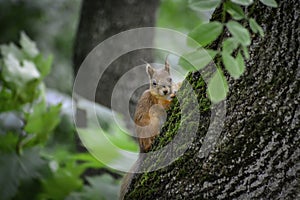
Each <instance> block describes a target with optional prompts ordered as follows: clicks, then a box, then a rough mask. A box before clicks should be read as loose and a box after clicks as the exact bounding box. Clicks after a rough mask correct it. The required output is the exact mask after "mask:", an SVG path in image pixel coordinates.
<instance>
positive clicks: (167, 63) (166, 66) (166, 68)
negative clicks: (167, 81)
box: [165, 58, 170, 74]
mask: <svg viewBox="0 0 300 200" xmlns="http://www.w3.org/2000/svg"><path fill="white" fill-rule="evenodd" d="M165 70H166V71H167V72H168V73H169V74H170V64H169V62H168V58H166V61H165Z"/></svg>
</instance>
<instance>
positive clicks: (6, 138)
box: [0, 133, 19, 152]
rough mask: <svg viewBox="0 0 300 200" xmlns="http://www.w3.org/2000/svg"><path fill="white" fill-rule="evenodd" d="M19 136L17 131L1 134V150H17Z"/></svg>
mask: <svg viewBox="0 0 300 200" xmlns="http://www.w3.org/2000/svg"><path fill="white" fill-rule="evenodd" d="M18 140H19V136H18V135H17V134H15V133H7V134H0V151H1V152H12V151H15V150H16V146H17V143H18Z"/></svg>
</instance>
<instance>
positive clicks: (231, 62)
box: [222, 52, 244, 79]
mask: <svg viewBox="0 0 300 200" xmlns="http://www.w3.org/2000/svg"><path fill="white" fill-rule="evenodd" d="M222 60H223V63H224V65H225V68H226V70H227V71H228V72H229V74H230V76H232V77H233V78H235V79H238V78H239V77H240V76H241V74H242V73H243V72H244V71H241V70H242V68H240V67H239V64H238V62H237V61H236V60H235V59H234V57H232V56H231V55H230V54H228V53H226V52H222Z"/></svg>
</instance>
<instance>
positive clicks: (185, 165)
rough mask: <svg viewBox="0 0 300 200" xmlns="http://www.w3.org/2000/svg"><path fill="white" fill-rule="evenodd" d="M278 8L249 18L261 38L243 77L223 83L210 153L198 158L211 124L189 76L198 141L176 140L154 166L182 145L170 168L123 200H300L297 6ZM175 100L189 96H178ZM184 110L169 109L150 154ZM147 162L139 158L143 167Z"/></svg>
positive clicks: (198, 83) (198, 82)
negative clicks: (221, 117)
mask: <svg viewBox="0 0 300 200" xmlns="http://www.w3.org/2000/svg"><path fill="white" fill-rule="evenodd" d="M277 2H278V3H279V7H278V8H267V7H266V6H264V5H262V4H261V3H257V4H255V7H254V12H253V14H252V17H254V18H255V19H256V20H257V21H258V23H259V24H261V25H262V26H263V29H264V31H265V37H264V38H258V37H253V38H252V41H253V42H252V44H251V46H250V59H249V61H248V62H247V63H246V68H247V69H246V72H245V73H244V74H243V76H242V77H240V78H239V79H238V80H233V79H230V78H229V83H230V88H229V90H230V92H229V95H228V96H227V99H226V105H227V110H226V118H225V121H224V127H223V129H222V131H221V134H220V137H219V139H218V141H217V144H216V146H215V148H214V149H213V151H212V152H211V153H210V154H209V156H201V153H203V152H201V151H200V149H201V147H202V144H203V140H204V137H205V135H206V131H207V129H208V126H209V123H210V121H211V120H212V118H210V116H211V110H210V109H204V108H206V107H207V106H208V105H209V103H208V102H207V99H206V95H205V90H206V86H205V85H204V83H203V80H202V78H201V76H200V74H199V72H196V73H192V74H190V75H189V76H188V77H187V78H186V81H187V82H190V83H191V84H192V85H193V87H194V90H196V91H197V93H198V101H199V105H200V106H199V109H200V110H199V112H200V125H199V126H198V127H197V128H196V129H197V134H196V135H195V137H193V138H183V139H182V141H183V142H182V143H181V144H179V146H178V145H177V146H174V149H170V151H172V152H167V153H166V152H163V155H162V154H159V153H158V154H157V155H156V158H157V160H156V161H157V162H159V161H160V159H161V158H162V157H163V158H165V157H168V156H169V155H170V154H174V153H175V154H176V152H177V151H178V150H179V149H180V148H181V146H180V145H186V144H189V147H188V149H187V150H186V151H185V153H184V154H183V155H181V156H180V157H179V158H178V159H176V161H175V162H173V163H172V164H171V165H168V166H167V167H165V168H162V169H160V170H157V171H153V172H147V173H142V174H136V175H135V177H134V179H133V181H132V183H131V185H130V188H129V192H128V193H127V195H126V196H125V199H297V198H298V199H299V198H300V175H299V173H300V130H299V129H300V120H299V115H300V108H299V100H300V97H299V92H300V91H299V90H300V81H299V79H300V66H299V58H300V49H299V41H300V29H299V24H300V19H299V17H300V16H299V10H300V2H299V1H298V0H291V1H277ZM218 42H219V43H220V42H221V41H218ZM181 92H182V93H183V96H185V97H187V96H188V94H186V93H185V91H184V90H183V91H181ZM187 101H188V100H187ZM221 105H222V103H221V104H219V105H216V106H221ZM185 106H188V105H186V103H184V102H183V103H182V105H179V103H178V102H175V103H174V105H173V107H172V108H171V110H170V111H169V116H168V121H167V122H166V124H165V126H164V128H163V130H162V133H161V136H160V138H158V139H157V140H156V142H155V144H154V147H153V151H155V150H157V149H159V148H160V147H162V146H164V145H166V144H168V143H169V141H170V137H173V136H174V135H176V129H177V128H176V127H177V125H178V123H179V121H180V120H184V119H181V115H180V109H181V110H182V109H185ZM203 106H204V107H203ZM216 115H218V114H216ZM191 117H193V113H191ZM185 131H186V134H187V135H188V134H189V131H191V130H189V128H188V127H187V128H185ZM199 155H200V156H199ZM153 159H154V158H153V157H148V158H145V160H144V166H147V165H146V164H147V163H149V162H151V161H153ZM155 165H156V162H153V164H152V166H155ZM142 167H143V165H142ZM148 168H149V169H151V167H148Z"/></svg>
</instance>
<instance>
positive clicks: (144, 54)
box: [73, 0, 158, 175]
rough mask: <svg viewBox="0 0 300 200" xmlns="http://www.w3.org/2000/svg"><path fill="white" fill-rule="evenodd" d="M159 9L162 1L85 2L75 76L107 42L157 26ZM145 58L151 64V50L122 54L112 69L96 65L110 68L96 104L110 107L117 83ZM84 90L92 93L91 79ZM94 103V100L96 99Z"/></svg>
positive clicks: (148, 39)
mask: <svg viewBox="0 0 300 200" xmlns="http://www.w3.org/2000/svg"><path fill="white" fill-rule="evenodd" d="M157 7H158V0H151V1H147V0H96V1H91V0H83V1H82V8H81V16H80V23H79V26H78V31H77V37H76V41H75V46H74V57H73V63H74V73H75V76H76V73H77V72H78V69H79V67H80V65H81V63H82V62H83V61H84V59H85V57H86V56H87V55H88V54H89V52H90V51H91V50H92V49H93V48H95V47H96V46H97V45H98V44H100V43H101V42H102V41H104V40H105V39H107V38H109V37H111V36H113V35H115V34H118V33H120V32H122V31H126V30H129V29H133V28H138V27H151V26H154V25H155V19H156V9H157ZM151 34H152V37H145V40H146V41H145V44H151V43H152V42H153V35H154V33H149V35H151ZM149 35H148V36H149ZM141 59H144V60H147V61H148V62H151V60H152V55H151V51H150V50H139V51H134V52H130V53H128V54H126V55H122V56H121V57H119V58H118V59H116V60H115V61H114V62H113V63H112V64H111V65H110V66H109V67H107V66H103V65H101V63H95V71H96V70H98V68H104V69H105V68H107V70H106V71H105V73H104V75H103V76H102V77H101V79H100V82H99V84H98V88H97V93H96V102H97V103H100V104H102V105H104V106H106V107H109V108H110V107H111V95H112V91H113V88H114V86H115V84H116V83H117V81H118V80H119V78H120V77H121V76H122V75H123V74H124V73H125V72H127V71H128V70H130V69H131V68H132V67H134V66H136V65H141V64H143V63H142V61H141ZM99 78H100V77H99ZM138 78H140V76H134V77H133V78H132V80H136V81H138V80H137V79H138ZM82 87H84V90H89V88H90V87H89V80H86V84H85V85H83V86H82ZM121 87H122V88H119V90H121V91H123V92H124V93H126V92H128V88H130V87H131V85H130V83H128V84H126V85H121ZM141 92H142V91H141V90H139V91H138V92H136V93H135V94H134V96H133V97H132V98H131V101H130V102H129V107H130V108H131V112H133V110H132V108H134V107H135V104H136V103H137V100H138V99H139V96H140V94H141ZM124 93H120V94H119V96H118V97H117V99H118V100H119V102H120V103H119V104H120V105H124V102H123V96H122V95H124ZM90 100H91V101H94V99H90ZM121 108H124V110H117V111H119V112H121V113H123V112H126V111H127V110H128V107H124V106H123V107H121ZM77 114H78V115H77V117H76V119H77V120H79V121H81V122H82V123H80V124H81V125H82V126H86V120H85V111H81V110H78V112H77ZM77 149H78V150H79V151H85V148H84V147H83V146H82V145H81V142H80V140H79V138H77ZM102 171H103V170H102ZM95 173H96V174H98V173H99V170H96V171H93V172H92V171H88V172H87V173H86V174H89V175H91V174H95Z"/></svg>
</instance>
